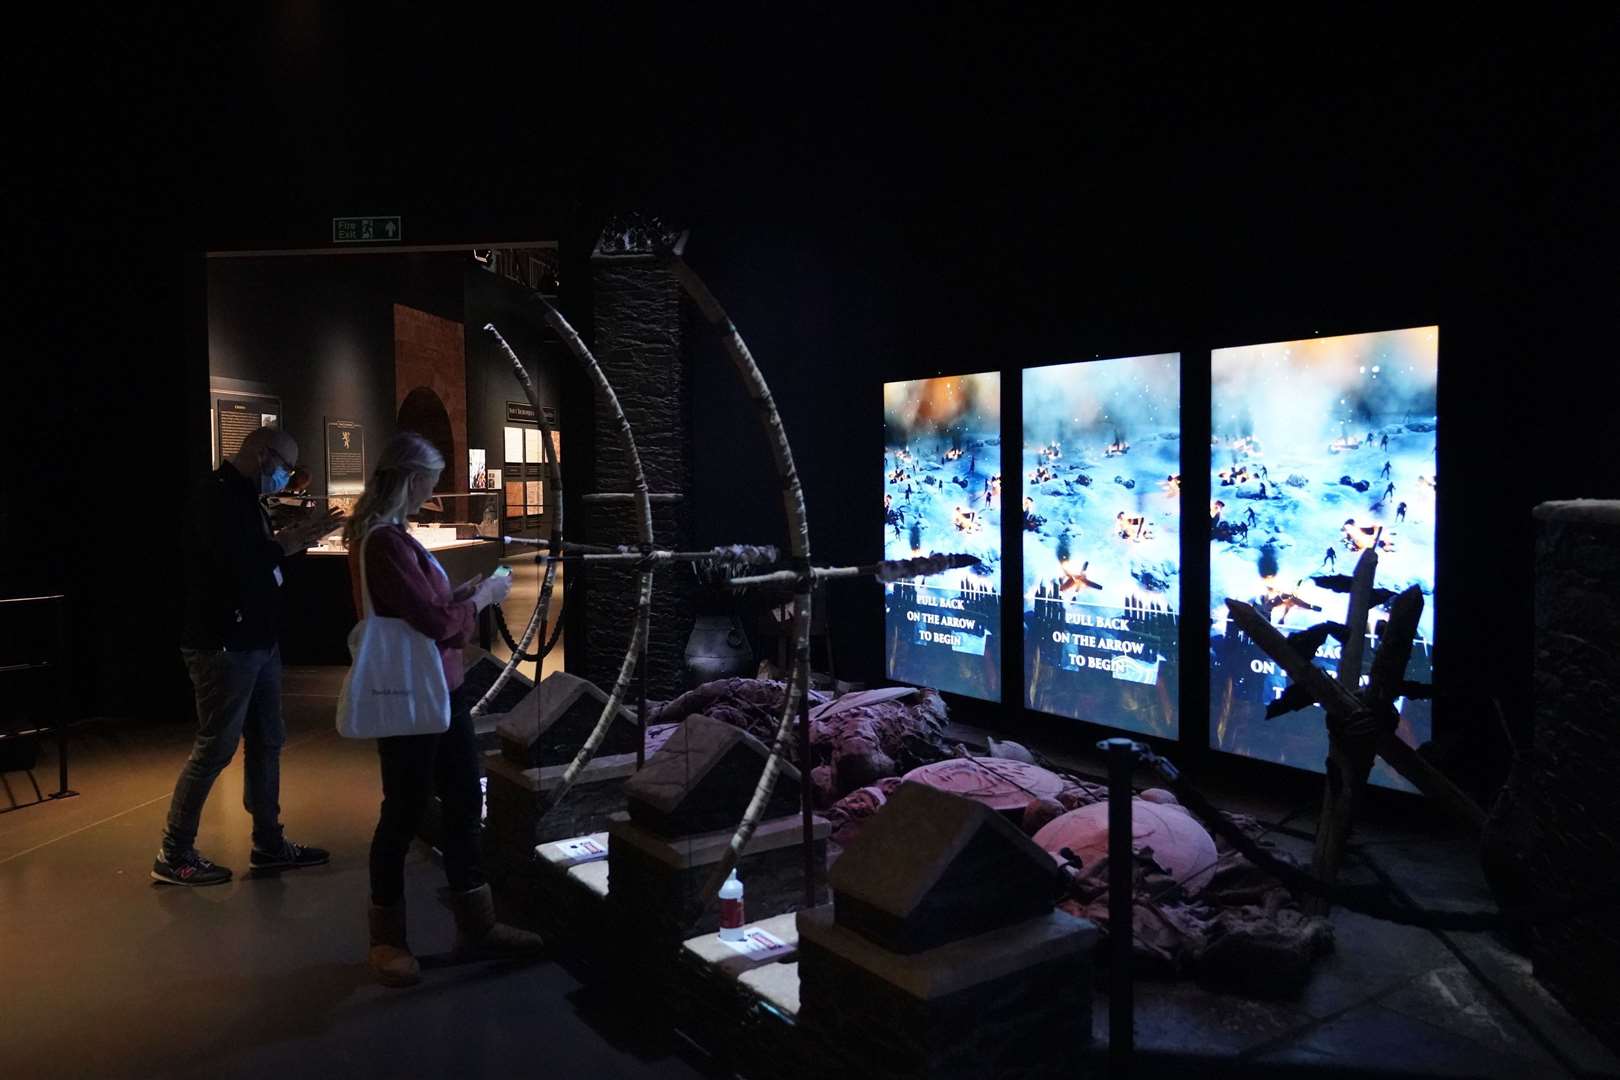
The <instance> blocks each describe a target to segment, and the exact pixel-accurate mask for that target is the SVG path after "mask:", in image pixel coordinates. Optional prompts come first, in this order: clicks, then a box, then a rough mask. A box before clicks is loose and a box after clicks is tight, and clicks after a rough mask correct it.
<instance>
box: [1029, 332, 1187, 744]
mask: <svg viewBox="0 0 1620 1080" xmlns="http://www.w3.org/2000/svg"><path fill="white" fill-rule="evenodd" d="M1023 390H1024V402H1023V404H1024V432H1023V436H1024V437H1023V443H1024V449H1023V456H1022V464H1023V470H1024V476H1023V480H1024V499H1023V507H1022V513H1023V519H1024V545H1023V553H1024V603H1023V612H1024V694H1025V698H1024V700H1025V704H1027V705H1028V706H1029V707H1031V708H1034V709H1039V710H1040V711H1042V712H1048V713H1055V714H1057V715H1059V716H1065V717H1071V718H1075V719H1080V720H1087V721H1090V722H1093V723H1097V724H1106V725H1108V726H1110V727H1117V728H1124V729H1126V730H1129V731H1134V732H1141V733H1143V734H1150V735H1162V736H1164V737H1166V738H1174V737H1175V736H1176V733H1177V723H1176V700H1177V698H1176V695H1177V692H1178V689H1179V687H1178V677H1177V668H1178V660H1177V658H1178V641H1177V635H1178V633H1179V620H1180V610H1181V357H1180V355H1179V354H1177V353H1168V354H1164V355H1159V356H1133V357H1127V358H1123V359H1117V360H1098V361H1092V362H1088V363H1078V364H1061V365H1057V366H1054V367H1042V368H1029V369H1026V370H1025V371H1024V382H1023Z"/></svg>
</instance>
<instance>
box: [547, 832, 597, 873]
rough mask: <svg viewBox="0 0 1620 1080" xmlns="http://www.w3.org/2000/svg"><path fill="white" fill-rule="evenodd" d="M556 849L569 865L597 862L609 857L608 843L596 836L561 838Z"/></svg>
mask: <svg viewBox="0 0 1620 1080" xmlns="http://www.w3.org/2000/svg"><path fill="white" fill-rule="evenodd" d="M555 850H556V852H557V854H558V855H560V856H562V861H563V862H565V863H567V864H568V865H569V866H578V865H580V864H581V863H588V862H596V861H597V860H599V859H605V858H607V853H608V850H607V845H606V844H604V843H602V842H601V841H600V840H598V839H596V837H594V836H576V837H574V839H572V840H559V841H557V843H556V845H555Z"/></svg>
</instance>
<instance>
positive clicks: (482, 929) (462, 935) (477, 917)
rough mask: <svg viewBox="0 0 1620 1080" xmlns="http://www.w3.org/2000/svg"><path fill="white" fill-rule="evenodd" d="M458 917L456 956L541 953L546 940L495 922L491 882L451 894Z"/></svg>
mask: <svg viewBox="0 0 1620 1080" xmlns="http://www.w3.org/2000/svg"><path fill="white" fill-rule="evenodd" d="M450 910H451V912H452V913H454V915H455V917H456V955H457V956H458V957H463V958H467V959H473V958H480V957H483V958H490V959H494V958H497V957H524V956H538V955H540V954H541V953H542V952H544V951H545V947H546V943H545V942H544V941H542V940H541V938H540V935H539V934H533V933H530V932H529V931H527V930H519V929H518V928H517V927H515V926H507V925H506V924H504V923H498V922H496V921H495V896H494V894H493V893H491V892H490V889H489V886H488V885H480V886H479V887H478V888H476V889H473V890H471V891H469V892H455V891H452V892H451V893H450Z"/></svg>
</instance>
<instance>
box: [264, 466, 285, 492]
mask: <svg viewBox="0 0 1620 1080" xmlns="http://www.w3.org/2000/svg"><path fill="white" fill-rule="evenodd" d="M291 479H292V473H290V472H288V471H287V470H286V469H285V468H283V467H282V466H280V465H277V466H276V467H275V469H274V470H273V471H272V472H271V473H270V475H269V476H266V475H264V474H263V473H260V474H259V493H260V494H262V495H274V494H275V493H276V492H278V491H280V490H281V489H282V488H284V487H286V486H287V481H288V480H291Z"/></svg>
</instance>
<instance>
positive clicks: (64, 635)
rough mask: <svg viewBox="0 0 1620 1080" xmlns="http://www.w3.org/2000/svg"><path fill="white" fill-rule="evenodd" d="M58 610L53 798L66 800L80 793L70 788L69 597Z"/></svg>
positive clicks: (60, 601) (61, 600)
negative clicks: (67, 714)
mask: <svg viewBox="0 0 1620 1080" xmlns="http://www.w3.org/2000/svg"><path fill="white" fill-rule="evenodd" d="M53 606H54V607H55V608H56V665H57V667H56V686H57V702H58V703H59V707H58V709H57V711H56V791H55V792H54V793H53V794H52V795H51V798H53V799H66V798H69V797H71V796H73V795H77V794H78V792H77V791H74V790H73V789H72V788H70V787H68V728H67V726H68V721H67V718H66V715H65V713H66V712H67V711H68V710H67V709H66V707H65V706H66V703H67V702H69V701H72V700H74V698H73V689H72V687H73V677H72V673H71V672H70V671H69V670H68V663H69V658H70V657H72V655H73V649H72V648H71V647H70V646H69V644H68V610H67V597H65V596H58V597H57V598H56V602H55V604H54V605H53Z"/></svg>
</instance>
